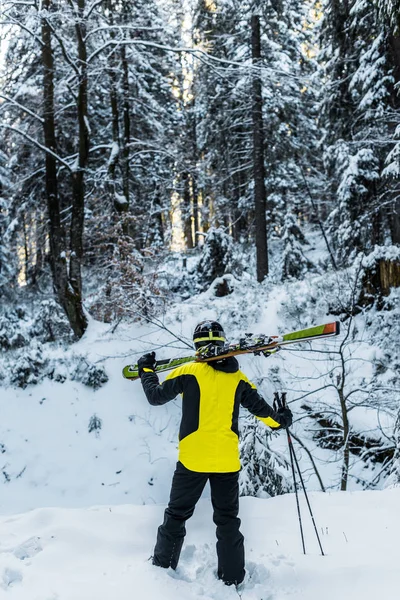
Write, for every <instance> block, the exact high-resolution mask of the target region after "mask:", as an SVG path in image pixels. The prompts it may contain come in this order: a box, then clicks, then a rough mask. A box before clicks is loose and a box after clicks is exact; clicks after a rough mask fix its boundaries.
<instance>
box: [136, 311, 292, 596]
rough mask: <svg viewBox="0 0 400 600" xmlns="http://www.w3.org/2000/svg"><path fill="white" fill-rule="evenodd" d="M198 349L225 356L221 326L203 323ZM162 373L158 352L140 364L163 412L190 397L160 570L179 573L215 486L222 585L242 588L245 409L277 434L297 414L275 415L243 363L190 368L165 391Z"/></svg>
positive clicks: (156, 557) (175, 375) (161, 536)
mask: <svg viewBox="0 0 400 600" xmlns="http://www.w3.org/2000/svg"><path fill="white" fill-rule="evenodd" d="M193 341H194V346H195V349H196V350H197V351H199V349H200V348H203V347H204V346H208V348H207V349H208V350H211V351H216V352H218V348H223V347H224V345H225V333H224V330H223V328H222V327H221V325H220V324H219V323H217V322H216V321H202V322H201V323H199V324H198V325H197V327H196V328H195V331H194V334H193ZM203 350H204V348H203ZM155 368H156V359H155V353H154V352H151V353H149V354H145V355H144V356H142V357H141V358H140V359H139V361H138V369H139V376H140V378H141V382H142V385H143V390H144V392H145V394H146V397H147V400H148V401H149V403H150V404H151V405H153V406H158V405H162V404H165V403H166V402H169V401H170V400H173V399H174V398H175V397H176V396H177V395H178V394H182V420H181V424H180V430H179V459H178V463H177V466H176V470H175V473H174V476H173V480H172V487H171V495H170V500H169V504H168V507H167V508H166V510H165V513H164V522H163V523H162V525H160V527H159V528H158V533H157V541H156V545H155V548H154V554H153V564H154V565H156V566H160V567H164V568H168V567H171V568H172V569H176V567H177V565H178V561H179V556H180V553H181V549H182V545H183V541H184V537H185V534H186V529H185V523H186V521H187V519H189V518H190V517H191V516H192V515H193V512H194V509H195V506H196V504H197V502H198V500H199V498H200V496H201V493H202V491H203V489H204V487H205V485H206V483H207V481H209V482H210V487H211V501H212V505H213V509H214V516H213V519H214V523H215V525H216V535H217V556H218V571H217V574H218V578H219V579H222V580H223V581H224V582H225V583H226V584H227V585H232V584H235V585H238V584H239V583H241V582H242V581H243V579H244V576H245V565H244V538H243V535H242V533H241V532H240V530H239V528H240V519H239V518H238V513H239V485H238V480H239V470H240V459H239V430H238V417H239V407H240V406H244V407H245V408H247V409H248V410H249V411H250V412H251V413H252V414H254V415H255V416H256V417H257V418H258V419H260V420H261V421H262V422H263V423H265V424H266V425H268V426H269V427H271V428H273V429H281V428H287V427H290V425H291V424H292V413H291V411H290V409H288V408H286V407H282V408H280V409H279V410H277V411H275V410H274V409H273V408H272V407H271V406H270V405H269V404H267V402H265V400H264V399H263V398H262V397H261V396H260V395H259V394H258V392H257V389H256V387H255V385H254V384H252V383H251V382H250V381H249V380H248V378H247V377H246V375H245V374H244V373H242V371H240V369H239V364H238V362H237V360H236V358H235V357H229V358H222V359H221V360H215V361H212V362H209V363H206V362H203V363H202V362H192V363H186V364H184V365H182V366H180V367H178V368H176V369H174V370H173V371H171V373H169V374H168V375H167V377H166V379H165V381H164V382H163V383H162V384H161V385H160V382H159V379H158V376H157V374H156V373H155V372H154V371H155Z"/></svg>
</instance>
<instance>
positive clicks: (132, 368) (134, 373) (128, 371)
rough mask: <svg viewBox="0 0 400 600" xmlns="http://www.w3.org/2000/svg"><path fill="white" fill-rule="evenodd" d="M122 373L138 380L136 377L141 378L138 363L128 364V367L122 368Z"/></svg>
mask: <svg viewBox="0 0 400 600" xmlns="http://www.w3.org/2000/svg"><path fill="white" fill-rule="evenodd" d="M122 375H123V377H124V378H125V379H129V380H130V381H136V379H139V373H138V369H137V365H128V366H127V367H124V368H123V369H122Z"/></svg>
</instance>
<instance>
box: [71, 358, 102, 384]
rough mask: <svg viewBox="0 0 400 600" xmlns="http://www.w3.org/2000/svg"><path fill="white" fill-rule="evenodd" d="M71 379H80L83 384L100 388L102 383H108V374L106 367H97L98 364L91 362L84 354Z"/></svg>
mask: <svg viewBox="0 0 400 600" xmlns="http://www.w3.org/2000/svg"><path fill="white" fill-rule="evenodd" d="M71 379H72V380H73V381H80V382H81V383H83V385H87V386H88V387H91V388H93V389H94V390H98V389H99V388H101V386H102V385H104V384H105V383H107V381H108V375H107V373H106V371H105V369H104V367H96V365H94V364H92V363H90V362H89V361H88V360H87V359H86V358H85V357H83V356H82V357H80V359H79V362H78V364H77V366H76V368H75V369H74V371H73V372H72V375H71Z"/></svg>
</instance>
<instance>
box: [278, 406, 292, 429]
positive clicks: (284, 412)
mask: <svg viewBox="0 0 400 600" xmlns="http://www.w3.org/2000/svg"><path fill="white" fill-rule="evenodd" d="M276 412H277V413H278V416H279V419H278V421H279V424H280V426H281V427H282V429H287V428H288V427H290V426H291V424H292V423H293V414H292V411H291V410H290V408H287V407H285V408H278V410H277V411H276Z"/></svg>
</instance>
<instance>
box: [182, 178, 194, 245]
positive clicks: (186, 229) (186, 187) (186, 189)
mask: <svg viewBox="0 0 400 600" xmlns="http://www.w3.org/2000/svg"><path fill="white" fill-rule="evenodd" d="M182 183H183V203H182V213H183V214H182V221H183V235H184V238H185V243H186V248H193V234H192V207H191V201H190V200H191V196H190V179H189V173H187V172H185V173H182Z"/></svg>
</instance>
